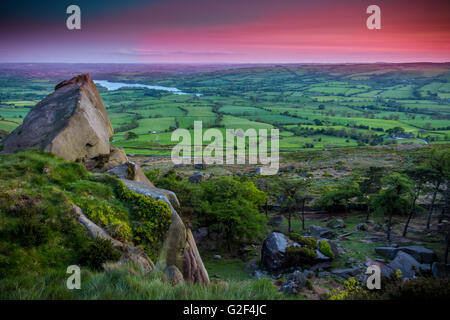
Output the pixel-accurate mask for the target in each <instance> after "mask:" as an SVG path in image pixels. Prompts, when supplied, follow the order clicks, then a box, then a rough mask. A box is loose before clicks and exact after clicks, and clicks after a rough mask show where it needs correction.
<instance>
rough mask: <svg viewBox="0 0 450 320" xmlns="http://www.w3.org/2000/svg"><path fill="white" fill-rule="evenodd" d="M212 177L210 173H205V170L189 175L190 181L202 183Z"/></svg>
mask: <svg viewBox="0 0 450 320" xmlns="http://www.w3.org/2000/svg"><path fill="white" fill-rule="evenodd" d="M209 177H210V175H209V174H204V173H203V172H194V174H193V175H192V176H190V177H189V182H190V183H200V182H202V181H204V180H208V179H209Z"/></svg>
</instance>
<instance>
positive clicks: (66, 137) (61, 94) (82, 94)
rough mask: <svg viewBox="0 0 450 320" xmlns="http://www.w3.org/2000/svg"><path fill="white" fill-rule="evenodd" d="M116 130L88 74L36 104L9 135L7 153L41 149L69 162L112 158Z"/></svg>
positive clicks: (58, 86) (56, 90)
mask: <svg viewBox="0 0 450 320" xmlns="http://www.w3.org/2000/svg"><path fill="white" fill-rule="evenodd" d="M112 136H113V128H112V126H111V122H110V119H109V116H108V113H107V112H106V108H105V106H104V104H103V100H102V98H101V96H100V94H99V93H98V91H97V88H96V86H95V84H94V82H93V81H92V79H91V77H90V76H89V75H88V74H82V75H79V76H77V77H74V78H72V79H71V80H68V81H67V80H66V81H63V82H61V83H60V84H58V85H57V86H56V87H55V91H54V92H53V93H52V94H50V95H48V96H47V97H46V98H45V99H44V100H42V101H41V102H39V103H38V104H36V105H35V106H34V107H33V108H32V109H31V110H30V112H29V113H28V114H27V116H26V117H25V119H24V120H23V123H22V124H21V125H20V126H19V127H17V128H16V129H15V130H14V131H13V132H11V134H10V135H8V136H7V137H6V138H5V140H4V142H3V144H4V147H3V150H4V152H6V153H10V152H15V151H20V150H24V149H30V148H35V147H38V148H40V149H41V150H43V151H47V152H51V153H53V154H55V155H57V156H59V157H62V158H64V159H66V160H68V161H82V162H84V161H85V160H86V159H93V158H97V157H105V156H108V155H109V154H110V146H109V140H110V138H111V137H112Z"/></svg>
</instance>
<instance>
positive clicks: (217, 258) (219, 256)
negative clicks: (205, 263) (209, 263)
mask: <svg viewBox="0 0 450 320" xmlns="http://www.w3.org/2000/svg"><path fill="white" fill-rule="evenodd" d="M214 259H216V260H220V259H222V256H221V255H220V254H215V255H214Z"/></svg>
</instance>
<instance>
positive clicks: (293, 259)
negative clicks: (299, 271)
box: [286, 246, 317, 266]
mask: <svg viewBox="0 0 450 320" xmlns="http://www.w3.org/2000/svg"><path fill="white" fill-rule="evenodd" d="M316 258H317V253H316V251H315V250H313V249H310V248H306V247H294V246H291V247H287V248H286V264H287V266H297V265H300V264H311V263H313V262H314V259H316Z"/></svg>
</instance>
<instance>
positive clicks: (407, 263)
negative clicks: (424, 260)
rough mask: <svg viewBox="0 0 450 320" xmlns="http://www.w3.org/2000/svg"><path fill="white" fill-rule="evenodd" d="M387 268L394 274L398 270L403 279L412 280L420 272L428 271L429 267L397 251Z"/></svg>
mask: <svg viewBox="0 0 450 320" xmlns="http://www.w3.org/2000/svg"><path fill="white" fill-rule="evenodd" d="M387 266H388V267H389V268H390V269H391V270H393V271H394V272H395V271H397V270H400V271H401V272H402V276H403V277H404V278H405V279H411V278H414V277H415V276H416V274H417V272H419V271H420V270H428V271H429V270H430V265H425V264H420V263H419V262H418V261H417V260H416V259H414V257H413V256H411V255H410V254H408V253H406V252H403V251H399V252H398V253H397V255H396V257H395V259H394V260H392V261H391V262H390V263H389V264H388V265H387Z"/></svg>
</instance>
